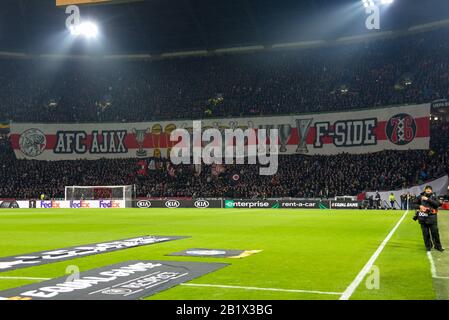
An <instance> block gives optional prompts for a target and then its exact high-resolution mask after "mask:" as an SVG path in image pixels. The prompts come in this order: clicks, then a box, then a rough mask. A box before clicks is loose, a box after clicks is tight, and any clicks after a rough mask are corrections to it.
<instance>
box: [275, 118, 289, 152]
mask: <svg viewBox="0 0 449 320" xmlns="http://www.w3.org/2000/svg"><path fill="white" fill-rule="evenodd" d="M275 128H276V129H278V130H279V141H280V142H281V147H280V149H279V151H280V152H282V153H284V152H287V143H288V141H289V140H290V137H291V135H292V126H291V125H289V124H281V125H276V126H275Z"/></svg>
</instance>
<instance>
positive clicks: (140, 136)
mask: <svg viewBox="0 0 449 320" xmlns="http://www.w3.org/2000/svg"><path fill="white" fill-rule="evenodd" d="M133 133H134V137H135V138H136V141H137V146H138V150H137V151H136V154H137V156H138V157H146V156H147V152H146V151H145V150H144V149H143V142H144V141H145V137H146V136H147V134H148V133H150V129H144V130H137V129H133Z"/></svg>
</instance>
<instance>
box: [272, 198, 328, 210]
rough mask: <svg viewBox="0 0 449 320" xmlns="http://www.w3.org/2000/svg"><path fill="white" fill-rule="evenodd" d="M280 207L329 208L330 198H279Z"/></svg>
mask: <svg viewBox="0 0 449 320" xmlns="http://www.w3.org/2000/svg"><path fill="white" fill-rule="evenodd" d="M277 202H278V206H277V208H279V209H329V201H328V200H278V201H277Z"/></svg>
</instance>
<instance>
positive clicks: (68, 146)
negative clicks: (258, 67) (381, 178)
mask: <svg viewBox="0 0 449 320" xmlns="http://www.w3.org/2000/svg"><path fill="white" fill-rule="evenodd" d="M429 117H430V105H429V104H422V105H411V106H402V107H389V108H380V109H371V110H363V111H350V112H337V113H320V114H309V115H290V116H279V117H251V118H229V119H206V120H202V129H203V130H205V129H208V128H218V129H220V130H224V129H236V128H241V129H246V128H255V129H278V130H279V144H280V148H279V149H280V154H281V155H282V154H297V153H301V154H309V155H317V154H321V155H332V154H338V153H342V152H345V153H353V154H360V153H372V152H378V151H382V150H409V149H428V148H429V137H430V121H429ZM192 127H193V122H192V121H189V120H184V121H163V122H140V123H91V124H39V123H35V124H32V123H12V125H11V133H10V139H11V142H12V145H13V148H14V151H15V154H16V156H17V158H18V159H35V160H75V159H89V160H95V159H101V158H144V157H152V156H164V157H165V156H167V152H169V150H170V149H169V148H171V147H173V146H174V145H175V144H176V143H175V142H171V141H170V133H171V132H172V131H173V130H175V129H177V128H185V129H192Z"/></svg>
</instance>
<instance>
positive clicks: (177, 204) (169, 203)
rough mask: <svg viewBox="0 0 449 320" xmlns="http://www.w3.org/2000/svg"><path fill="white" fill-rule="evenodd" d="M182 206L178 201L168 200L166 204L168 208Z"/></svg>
mask: <svg viewBox="0 0 449 320" xmlns="http://www.w3.org/2000/svg"><path fill="white" fill-rule="evenodd" d="M180 205H181V204H180V203H179V201H178V200H168V201H166V202H165V206H166V207H167V208H178V207H179V206H180Z"/></svg>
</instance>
